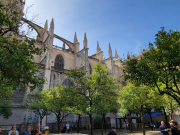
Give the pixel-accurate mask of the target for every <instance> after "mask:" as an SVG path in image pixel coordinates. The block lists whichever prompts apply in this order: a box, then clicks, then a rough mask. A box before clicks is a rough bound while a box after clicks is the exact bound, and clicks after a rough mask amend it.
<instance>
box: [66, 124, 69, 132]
mask: <svg viewBox="0 0 180 135" xmlns="http://www.w3.org/2000/svg"><path fill="white" fill-rule="evenodd" d="M66 129H67V131H68V129H69V123H68V122H67V123H66Z"/></svg>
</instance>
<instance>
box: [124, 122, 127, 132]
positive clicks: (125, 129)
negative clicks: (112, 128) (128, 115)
mask: <svg viewBox="0 0 180 135" xmlns="http://www.w3.org/2000/svg"><path fill="white" fill-rule="evenodd" d="M124 132H127V128H126V122H124Z"/></svg>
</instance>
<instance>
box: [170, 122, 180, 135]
mask: <svg viewBox="0 0 180 135" xmlns="http://www.w3.org/2000/svg"><path fill="white" fill-rule="evenodd" d="M170 127H171V134H172V135H180V132H179V130H178V129H177V128H176V127H175V126H174V123H170Z"/></svg>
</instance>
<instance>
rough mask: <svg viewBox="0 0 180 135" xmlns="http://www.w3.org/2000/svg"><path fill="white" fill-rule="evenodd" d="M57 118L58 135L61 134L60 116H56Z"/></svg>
mask: <svg viewBox="0 0 180 135" xmlns="http://www.w3.org/2000/svg"><path fill="white" fill-rule="evenodd" d="M56 118H57V124H58V133H60V116H59V115H56Z"/></svg>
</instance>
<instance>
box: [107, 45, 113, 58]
mask: <svg viewBox="0 0 180 135" xmlns="http://www.w3.org/2000/svg"><path fill="white" fill-rule="evenodd" d="M108 52H109V58H111V57H112V49H111V45H110V43H109V50H108Z"/></svg>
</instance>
